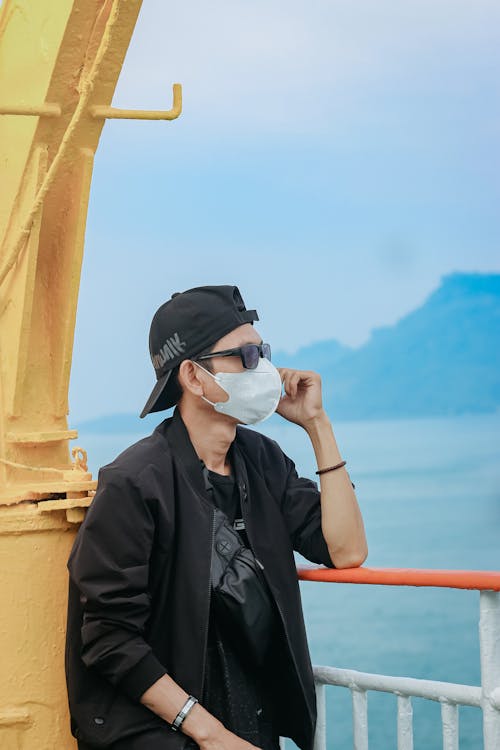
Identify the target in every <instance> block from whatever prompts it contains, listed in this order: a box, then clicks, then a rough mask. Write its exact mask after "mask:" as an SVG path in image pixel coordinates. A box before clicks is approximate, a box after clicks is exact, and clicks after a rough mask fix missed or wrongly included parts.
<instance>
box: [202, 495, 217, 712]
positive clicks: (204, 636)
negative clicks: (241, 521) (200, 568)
mask: <svg viewBox="0 0 500 750" xmlns="http://www.w3.org/2000/svg"><path fill="white" fill-rule="evenodd" d="M214 540H215V508H213V509H212V534H211V537H210V566H209V571H210V575H209V583H208V611H207V617H206V619H205V622H206V625H205V631H204V635H203V644H204V646H203V669H202V672H201V689H200V700H202V697H203V689H204V687H205V668H206V663H207V639H208V626H209V621H210V600H211V597H212V575H211V570H212V555H213V552H214Z"/></svg>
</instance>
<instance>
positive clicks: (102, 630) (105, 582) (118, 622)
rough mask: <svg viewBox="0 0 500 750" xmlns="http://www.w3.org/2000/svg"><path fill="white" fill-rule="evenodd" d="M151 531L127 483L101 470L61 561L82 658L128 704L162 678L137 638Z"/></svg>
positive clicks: (145, 599)
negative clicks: (77, 612) (75, 608)
mask: <svg viewBox="0 0 500 750" xmlns="http://www.w3.org/2000/svg"><path fill="white" fill-rule="evenodd" d="M154 529H155V524H154V518H153V517H152V514H151V510H150V508H149V507H148V506H147V504H146V503H145V502H144V500H143V499H142V497H141V496H140V493H139V492H138V491H137V489H136V488H135V487H134V486H133V485H132V482H131V481H130V480H128V479H127V478H126V477H123V476H121V475H120V474H119V472H117V471H116V470H114V469H112V468H109V467H105V468H103V469H101V470H100V472H99V481H98V486H97V492H96V494H95V496H94V499H93V501H92V503H91V505H90V507H89V510H88V511H87V516H86V518H85V520H84V522H83V523H82V525H81V527H80V529H79V531H78V534H77V536H76V539H75V543H74V545H73V548H72V550H71V553H70V556H69V558H68V562H67V567H68V570H69V573H70V576H71V578H72V580H73V581H74V583H75V584H76V586H77V588H78V589H79V591H80V602H81V604H82V610H83V620H82V628H81V640H82V647H81V654H80V655H81V658H82V660H83V662H84V664H85V665H86V666H87V667H93V668H95V669H96V670H98V671H99V672H100V673H101V675H103V676H104V677H105V678H107V679H108V680H109V681H110V682H111V683H112V684H113V685H115V686H116V687H118V688H119V689H120V690H122V691H123V692H124V693H125V694H126V695H128V697H129V698H131V699H132V700H134V701H139V698H140V697H141V695H142V694H143V693H144V692H145V691H146V690H147V689H148V688H149V687H150V686H151V685H152V684H153V683H154V682H156V681H157V680H158V679H159V678H160V677H162V675H164V674H166V673H167V670H166V669H165V667H164V666H163V665H162V664H161V663H160V662H159V661H158V659H157V658H156V656H155V655H154V653H153V651H152V649H151V646H150V645H149V644H148V643H147V642H146V640H145V639H144V630H145V625H146V622H147V620H148V616H149V611H150V600H151V598H150V594H149V591H148V577H149V557H150V553H151V546H152V542H153V536H154Z"/></svg>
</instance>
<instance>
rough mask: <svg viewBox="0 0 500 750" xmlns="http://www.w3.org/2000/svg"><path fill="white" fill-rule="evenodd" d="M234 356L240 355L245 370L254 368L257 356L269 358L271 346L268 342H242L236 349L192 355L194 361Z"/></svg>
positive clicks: (257, 360) (257, 361)
mask: <svg viewBox="0 0 500 750" xmlns="http://www.w3.org/2000/svg"><path fill="white" fill-rule="evenodd" d="M234 356H239V357H241V363H242V365H243V367H244V368H245V369H246V370H255V368H256V367H257V365H258V364H259V357H265V358H266V359H269V360H270V359H271V346H270V344H243V346H238V347H237V348H236V349H224V351H222V352H211V353H210V354H202V356H201V357H194V358H193V359H194V361H195V362H199V361H200V360H202V359H211V358H212V357H234Z"/></svg>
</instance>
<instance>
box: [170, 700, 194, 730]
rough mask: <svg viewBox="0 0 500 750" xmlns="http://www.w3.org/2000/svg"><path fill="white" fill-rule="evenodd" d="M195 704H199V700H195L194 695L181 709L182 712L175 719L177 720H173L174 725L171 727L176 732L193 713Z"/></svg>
mask: <svg viewBox="0 0 500 750" xmlns="http://www.w3.org/2000/svg"><path fill="white" fill-rule="evenodd" d="M195 703H198V698H195V697H194V696H193V695H190V696H189V698H188V699H187V701H186V702H185V704H184V705H183V707H182V708H181V710H180V711H179V713H178V714H177V716H176V717H175V719H174V720H173V722H172V724H171V725H170V726H171V727H172V729H173V730H174V732H177V730H178V729H179V727H180V726H181V724H182V722H183V721H184V719H185V718H186V716H187V715H188V713H189V712H190V711H191V709H192V708H193V706H194V704H195Z"/></svg>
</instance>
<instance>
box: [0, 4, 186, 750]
mask: <svg viewBox="0 0 500 750" xmlns="http://www.w3.org/2000/svg"><path fill="white" fill-rule="evenodd" d="M140 6H141V0H3V4H2V6H1V7H0V196H1V198H0V588H1V591H0V593H1V602H2V606H1V609H0V649H1V651H0V674H1V679H0V748H1V750H72V749H73V748H75V747H76V743H75V741H74V739H73V738H72V737H71V734H70V731H69V718H68V713H67V700H66V686H65V680H64V637H65V625H66V604H67V599H66V597H67V570H66V560H67V558H68V555H69V551H70V549H71V545H72V543H73V539H74V535H75V533H76V530H77V528H78V523H79V522H80V521H81V520H82V519H83V517H84V513H85V508H86V507H88V505H89V504H90V502H91V500H92V496H93V492H94V489H95V482H94V481H93V480H92V477H91V475H90V474H89V473H88V472H87V467H86V455H85V451H83V450H82V449H73V452H72V454H73V455H72V458H73V460H72V458H71V456H70V451H69V440H72V439H74V438H76V437H77V433H76V431H75V430H72V429H68V422H67V415H68V387H69V377H70V369H71V359H72V350H73V336H74V327H75V317H76V308H77V302H78V291H79V283H80V269H81V263H82V254H83V245H84V236H85V223H86V215H87V205H88V198H89V190H90V184H91V177H92V167H93V159H94V154H95V151H96V148H97V145H98V143H99V138H100V134H101V130H102V127H103V124H104V122H105V120H106V119H107V118H137V119H156V120H172V119H175V118H176V117H178V116H179V114H180V112H181V87H180V86H179V85H178V84H174V87H173V106H172V108H171V109H170V110H166V111H154V112H149V111H142V110H138V111H136V110H121V109H115V108H113V107H111V100H112V97H113V93H114V89H115V86H116V83H117V80H118V76H119V73H120V70H121V67H122V64H123V59H124V56H125V53H126V51H127V47H128V44H129V42H130V38H131V35H132V32H133V30H134V26H135V23H136V20H137V15H138V13H139V10H140Z"/></svg>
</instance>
